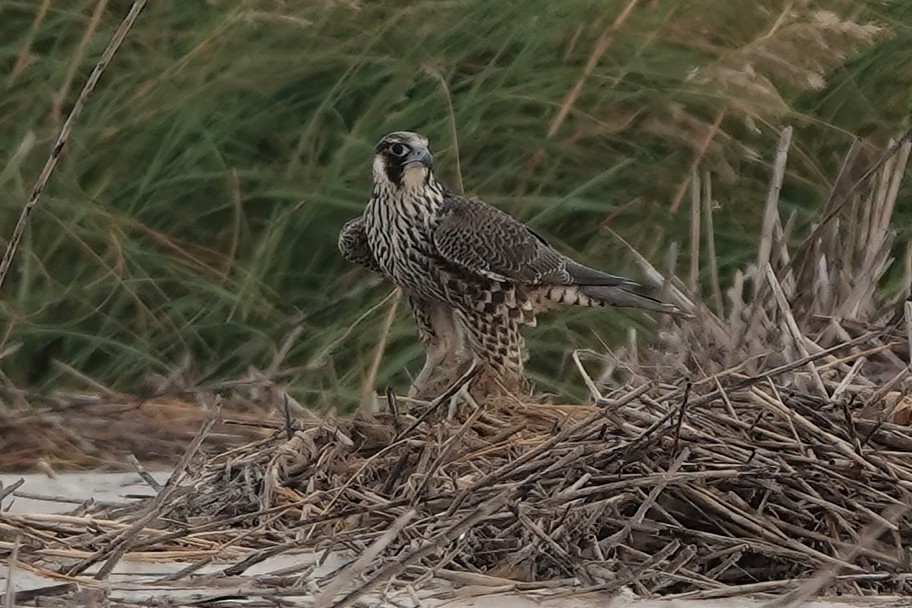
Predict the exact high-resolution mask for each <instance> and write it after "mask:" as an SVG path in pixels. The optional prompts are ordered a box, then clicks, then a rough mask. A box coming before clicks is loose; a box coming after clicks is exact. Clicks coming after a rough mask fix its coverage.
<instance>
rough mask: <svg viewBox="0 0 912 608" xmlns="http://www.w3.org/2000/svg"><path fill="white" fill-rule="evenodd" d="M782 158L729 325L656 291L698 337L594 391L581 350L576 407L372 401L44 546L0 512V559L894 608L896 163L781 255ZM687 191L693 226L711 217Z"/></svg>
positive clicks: (664, 343)
mask: <svg viewBox="0 0 912 608" xmlns="http://www.w3.org/2000/svg"><path fill="white" fill-rule="evenodd" d="M789 137H790V130H787V131H786V132H785V133H784V134H783V140H782V143H781V146H780V155H779V158H778V159H777V162H776V166H775V171H774V179H773V185H772V187H771V189H770V198H769V203H768V206H767V209H766V215H765V222H764V235H763V242H762V245H761V249H760V252H759V255H758V259H757V263H756V266H755V267H753V268H749V269H747V270H746V271H745V272H744V273H743V274H740V273H739V275H738V276H737V277H736V279H735V282H734V288H733V289H732V290H731V291H730V293H729V296H730V300H731V305H730V306H728V307H726V309H727V310H728V311H729V312H728V313H727V314H726V315H724V316H723V314H722V312H721V311H722V302H721V299H722V298H721V293H718V290H716V294H715V295H714V297H712V298H710V301H713V302H714V304H713V305H712V306H709V305H704V304H702V303H701V302H700V299H699V298H698V297H696V296H695V295H694V294H693V293H692V291H691V292H689V293H688V290H687V289H686V288H685V287H684V285H683V284H681V283H678V282H676V281H673V282H671V283H670V284H668V285H666V288H667V289H668V294H669V297H671V298H673V299H675V300H676V301H677V302H678V303H679V304H680V305H682V306H685V307H687V308H689V309H691V310H693V312H694V316H693V318H691V319H688V320H683V321H676V322H675V325H674V326H669V327H667V328H665V329H664V330H663V331H662V334H661V340H660V342H659V344H658V345H657V346H656V347H654V348H652V349H650V350H648V351H645V352H639V353H637V352H635V351H631V350H628V351H627V352H624V353H621V352H618V353H615V354H613V355H611V356H605V355H601V356H600V357H599V358H598V359H599V361H600V362H601V363H602V364H603V368H602V370H601V373H600V374H592V373H591V372H589V371H588V370H587V369H586V367H585V366H584V357H582V356H581V355H584V354H585V353H576V361H577V363H578V367H579V370H580V372H581V373H582V376H583V378H584V380H585V382H586V383H587V386H588V387H589V389H590V391H591V394H592V403H591V404H590V405H582V406H559V405H548V404H531V403H523V402H520V401H517V402H516V403H513V404H509V403H508V404H503V403H502V404H500V405H499V406H497V407H494V408H488V409H477V410H472V409H471V408H464V409H463V410H459V411H456V412H455V415H450V416H448V415H447V411H446V410H447V408H446V407H445V403H446V402H447V400H446V399H439V400H436V401H435V402H433V403H430V404H415V405H414V406H413V407H412V408H411V409H410V410H409V411H407V412H406V411H405V410H406V409H408V408H406V407H405V404H404V403H401V402H398V401H397V400H396V399H395V398H394V397H393V396H392V395H390V396H389V404H390V408H389V412H386V413H381V414H377V415H364V414H362V415H357V416H354V417H350V418H344V419H330V420H321V419H316V418H309V419H303V420H296V421H289V422H288V423H287V424H285V425H277V426H278V427H279V428H277V429H276V431H275V433H274V434H273V435H272V436H271V437H269V438H266V439H263V440H260V441H257V442H254V443H250V444H248V445H245V446H243V447H240V448H237V449H233V450H230V451H227V452H225V453H222V454H219V455H217V456H214V457H211V458H208V459H203V460H202V462H199V459H196V458H195V457H194V455H195V450H196V447H197V446H198V443H199V440H202V439H203V437H204V436H205V429H204V432H203V433H201V435H200V436H199V437H198V441H197V442H196V443H195V444H194V446H192V447H191V449H190V450H189V451H188V453H187V455H186V457H185V459H184V461H183V462H182V463H181V464H180V466H179V467H178V470H177V472H176V473H175V474H174V475H173V476H172V479H171V481H170V482H169V484H168V485H167V486H165V488H163V489H162V490H161V491H160V492H159V493H158V495H157V496H156V497H155V498H153V499H151V500H149V501H147V502H146V503H144V504H143V505H142V506H141V507H140V508H138V509H137V508H136V507H130V508H120V509H118V508H113V507H112V508H108V509H107V511H106V512H105V513H104V519H102V518H101V514H100V513H96V514H94V515H92V516H89V515H80V517H82V518H83V519H82V520H81V523H80V521H77V520H76V519H72V520H68V522H67V523H65V524H64V523H59V524H57V525H55V526H49V525H46V526H44V527H40V526H37V525H36V524H35V522H34V521H31V520H29V519H28V518H27V517H19V518H15V517H13V516H11V515H8V514H4V513H0V539H3V537H6V538H5V539H4V540H6V542H7V543H9V542H10V540H9V537H10V535H11V534H12V533H14V532H15V533H17V534H20V535H21V536H22V538H23V539H24V541H23V544H22V546H21V547H20V548H19V556H20V557H19V559H20V560H26V561H30V562H32V563H34V564H39V565H40V564H41V563H42V561H44V560H47V559H49V556H50V555H55V556H56V559H58V560H59V559H61V558H62V557H69V558H71V559H69V560H68V563H67V564H66V566H65V567H64V570H65V571H66V572H67V573H69V574H70V575H77V574H80V573H82V572H84V571H86V570H87V569H88V568H89V567H91V566H93V565H95V564H97V563H99V562H104V566H103V567H102V569H101V574H100V575H101V576H103V575H105V574H106V573H107V572H109V571H110V568H111V567H112V566H113V564H114V563H116V561H117V560H118V559H120V558H121V557H122V556H123V555H124V554H125V553H127V552H128V551H137V552H139V551H141V552H146V553H147V552H149V551H170V552H171V553H170V555H172V556H176V555H180V554H181V552H182V551H183V552H185V553H184V555H185V556H186V557H187V558H188V559H194V558H197V559H198V561H197V563H194V564H191V565H190V566H188V568H187V569H186V570H185V571H184V572H182V573H180V574H179V575H178V576H177V578H180V577H181V576H188V575H190V574H191V573H192V572H194V571H195V570H196V569H197V568H198V567H199V566H201V565H202V564H204V563H208V562H209V561H211V560H212V559H213V558H214V557H215V555H217V554H218V553H219V551H225V550H226V548H229V549H227V550H228V553H222V554H221V557H228V558H230V557H231V556H235V558H236V559H237V562H236V563H233V564H231V565H230V566H228V567H227V568H225V569H224V570H223V573H224V574H227V575H240V574H242V573H243V572H244V571H245V570H247V569H248V568H250V567H251V566H252V565H254V564H256V563H259V562H261V561H263V560H265V559H267V558H270V557H274V556H276V555H278V554H280V553H282V552H286V551H291V550H296V549H302V548H306V549H313V550H318V551H324V550H327V551H333V550H339V551H345V552H350V553H351V554H353V555H355V556H356V557H357V559H354V560H353V561H352V562H350V564H349V565H348V566H347V567H346V568H345V569H344V570H342V571H341V572H337V573H336V574H335V575H334V576H331V577H327V578H325V579H320V580H317V581H314V580H310V581H307V582H302V580H303V578H304V577H300V574H301V572H291V571H289V572H285V573H284V574H285V578H284V579H281V580H282V585H284V587H283V588H285V589H286V590H288V589H294V588H301V589H304V588H306V589H309V590H310V591H313V592H319V593H321V594H322V596H321V597H320V598H318V603H319V602H323V604H322V605H328V604H329V603H331V602H333V601H334V602H336V604H339V605H341V604H343V603H348V602H351V601H353V600H354V599H356V598H357V597H359V596H360V595H361V594H363V593H364V592H366V591H367V590H368V589H371V588H374V587H376V586H377V585H378V584H380V583H384V582H386V583H388V582H389V581H391V580H395V581H398V582H399V583H402V584H409V585H412V586H413V587H415V586H419V585H420V583H422V582H427V581H428V580H430V579H431V578H432V577H434V576H435V575H439V576H444V577H449V578H450V579H451V580H456V581H461V582H473V583H477V582H479V581H483V580H488V581H495V580H496V581H503V580H504V579H510V580H513V581H526V582H532V581H551V582H550V583H548V584H553V582H554V581H555V580H556V581H559V582H560V584H565V585H568V586H571V587H573V588H574V589H577V590H606V591H611V590H617V589H619V588H621V587H625V586H627V587H631V588H633V589H634V590H635V591H636V592H638V593H642V594H666V595H667V594H677V595H679V596H681V595H686V596H690V597H713V596H723V595H733V594H737V593H750V592H784V591H789V592H790V595H788V596H787V598H790V599H791V600H797V599H800V598H802V597H805V596H807V595H810V594H814V593H817V592H818V591H820V590H821V589H822V588H824V587H826V588H828V589H831V590H837V591H841V592H850V593H857V594H870V593H878V592H897V593H908V592H912V565H910V564H912V554H910V551H909V547H912V528H910V523H912V516H910V513H909V509H910V506H912V502H910V495H909V491H910V490H912V434H910V432H909V429H908V428H907V426H905V423H907V422H908V412H909V409H910V407H912V402H910V396H909V395H910V393H909V386H910V377H909V372H910V366H909V356H910V353H909V339H910V335H912V302H906V303H905V305H904V306H903V305H902V302H901V300H902V298H903V297H906V296H908V293H907V292H905V293H897V294H896V297H894V298H892V299H888V300H885V301H878V300H877V299H876V298H875V296H874V291H875V290H874V287H875V285H876V284H877V282H878V281H879V280H880V278H881V277H882V276H883V273H884V272H885V271H886V269H887V267H888V266H889V263H890V258H889V253H890V246H891V239H890V232H889V228H888V226H889V219H890V216H891V213H892V209H893V205H894V203H895V200H896V196H897V193H898V189H899V183H900V179H901V176H902V174H903V172H904V171H905V167H906V161H907V160H908V157H909V152H910V145H912V144H910V142H909V139H908V138H905V139H904V140H902V142H901V144H898V145H896V146H894V147H893V148H891V149H890V150H889V151H888V152H887V153H885V154H884V156H883V157H882V160H881V161H880V162H878V163H877V165H876V166H875V167H873V168H872V169H871V170H870V171H868V172H867V174H865V175H863V176H862V178H860V179H859V180H857V181H856V182H855V183H854V184H847V183H845V182H846V181H847V180H846V179H843V178H840V179H839V180H837V182H836V187H835V188H834V194H833V197H832V199H831V201H830V202H829V203H828V206H827V209H826V211H825V216H824V218H823V220H822V221H821V223H820V224H819V225H817V226H816V227H815V228H814V229H813V231H812V234H811V235H810V236H809V237H808V238H807V239H806V240H805V241H804V242H803V244H802V245H801V246H800V248H799V249H798V250H797V252H792V251H790V250H789V249H788V247H787V243H788V242H789V241H790V238H789V237H790V231H791V230H792V227H793V226H794V221H793V220H789V221H787V222H786V224H785V225H784V226H783V225H782V224H781V222H780V220H779V217H778V211H777V207H778V190H779V184H780V183H781V179H782V174H783V167H784V165H785V157H786V151H787V149H788V138H789ZM851 158H852V155H851V154H850V160H851ZM850 160H847V163H846V166H847V167H849V166H850V165H851V162H850ZM694 192H695V196H694V201H693V209H694V221H695V222H698V221H699V220H700V212H701V210H703V209H709V208H710V207H711V206H710V205H705V204H704V203H705V202H706V201H705V200H703V199H701V195H700V193H701V189H700V188H699V187H695V188H694ZM708 219H710V218H708V217H703V221H707V220H708ZM694 234H695V236H696V238H697V239H699V235H700V230H699V229H697V230H695V231H694ZM694 247H696V249H697V250H699V244H698V243H697V244H696V245H694ZM645 270H646V272H647V274H652V273H655V271H654V270H653V269H652V268H651V267H645ZM655 274H658V273H655ZM907 279H908V277H907ZM714 284H718V283H717V282H715V281H714ZM906 284H907V285H908V282H907V283H906ZM747 293H749V294H750V295H749V296H746V295H745V294H747ZM593 378H595V379H593ZM898 423H902V424H898ZM153 524H154V525H153ZM9 546H10V545H9V544H6V545H0V550H2V549H3V547H9ZM204 549H205V550H204ZM201 551H202V553H201ZM486 577H496V578H486ZM172 578H174V577H172ZM276 580H279V579H276ZM799 581H800V582H799ZM273 582H275V581H273ZM295 586H297V587H295ZM315 590H316V591H315ZM783 605H785V604H784V603H783Z"/></svg>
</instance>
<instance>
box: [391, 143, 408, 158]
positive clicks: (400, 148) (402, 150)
mask: <svg viewBox="0 0 912 608" xmlns="http://www.w3.org/2000/svg"><path fill="white" fill-rule="evenodd" d="M389 153H390V154H392V155H393V156H395V157H397V158H402V157H404V156H405V155H407V154H408V153H409V148H408V146H406V145H405V144H390V147H389Z"/></svg>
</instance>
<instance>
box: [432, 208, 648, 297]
mask: <svg viewBox="0 0 912 608" xmlns="http://www.w3.org/2000/svg"><path fill="white" fill-rule="evenodd" d="M444 204H445V209H446V210H445V214H446V217H445V219H444V220H443V221H442V222H441V223H440V225H439V226H438V227H437V229H436V230H435V231H434V246H435V247H436V249H437V252H438V254H439V255H440V257H441V258H443V259H444V260H445V261H446V262H448V263H450V264H452V265H454V266H457V267H459V268H460V269H462V270H464V271H468V272H470V273H473V274H477V275H481V276H484V277H487V278H492V279H497V280H501V281H515V282H518V283H528V284H534V285H539V284H545V285H604V286H615V285H624V286H631V285H635V283H633V282H632V281H630V280H628V279H625V278H624V277H619V276H614V275H610V274H606V273H604V272H600V271H598V270H594V269H592V268H588V267H586V266H583V265H582V264H578V263H576V262H574V261H573V260H571V259H570V258H568V257H567V256H565V255H563V254H561V253H559V252H558V251H557V250H555V249H554V248H552V247H551V246H550V245H548V243H547V242H546V241H545V240H544V239H543V238H542V237H541V236H540V235H538V234H536V233H534V232H533V231H532V230H530V229H529V228H527V227H526V226H524V225H523V224H522V223H520V222H519V221H517V220H516V219H515V218H513V217H512V216H510V215H508V214H506V213H504V212H503V211H500V210H499V209H496V208H494V207H492V206H490V205H488V204H487V203H484V202H482V201H479V200H475V199H468V198H465V197H462V196H458V195H455V194H450V195H448V197H447V198H446V199H445V203H444Z"/></svg>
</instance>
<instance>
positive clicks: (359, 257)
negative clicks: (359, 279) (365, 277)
mask: <svg viewBox="0 0 912 608" xmlns="http://www.w3.org/2000/svg"><path fill="white" fill-rule="evenodd" d="M339 251H340V252H342V257H344V258H345V259H346V260H348V261H349V262H351V263H352V264H357V265H358V266H363V267H364V268H367V269H368V270H373V271H374V272H382V271H381V270H380V266H379V265H378V264H377V260H375V259H374V255H373V253H371V250H370V245H369V244H368V242H367V232H365V230H364V217H363V216H362V217H356V218H355V219H353V220H349V221H348V222H346V223H345V225H344V226H343V227H342V230H340V231H339Z"/></svg>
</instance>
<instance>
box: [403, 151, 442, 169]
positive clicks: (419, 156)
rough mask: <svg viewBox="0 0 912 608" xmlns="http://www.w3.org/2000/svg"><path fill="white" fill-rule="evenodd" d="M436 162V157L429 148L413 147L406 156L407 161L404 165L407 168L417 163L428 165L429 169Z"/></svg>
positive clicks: (423, 165)
mask: <svg viewBox="0 0 912 608" xmlns="http://www.w3.org/2000/svg"><path fill="white" fill-rule="evenodd" d="M433 164H434V157H433V156H432V155H431V151H430V150H428V149H427V148H423V147H422V148H413V149H412V151H411V152H409V155H408V156H406V157H405V161H404V162H403V163H402V165H403V166H404V167H405V168H409V167H413V166H415V165H420V166H422V167H427V168H428V169H430V168H431V166H432V165H433Z"/></svg>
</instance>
